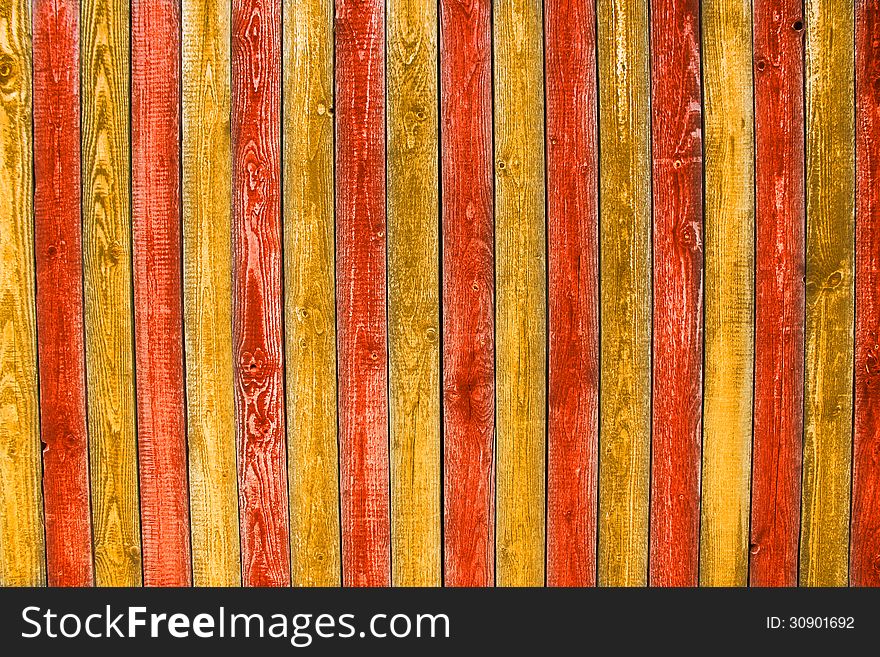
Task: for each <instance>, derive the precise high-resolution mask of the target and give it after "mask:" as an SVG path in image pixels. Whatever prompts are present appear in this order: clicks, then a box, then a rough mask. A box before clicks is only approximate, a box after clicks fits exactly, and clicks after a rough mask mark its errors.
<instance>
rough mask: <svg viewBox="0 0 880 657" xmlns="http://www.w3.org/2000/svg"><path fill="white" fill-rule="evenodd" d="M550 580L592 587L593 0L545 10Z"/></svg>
mask: <svg viewBox="0 0 880 657" xmlns="http://www.w3.org/2000/svg"><path fill="white" fill-rule="evenodd" d="M544 10H545V12H546V16H545V26H546V27H545V29H546V35H545V44H546V45H545V49H546V58H547V59H546V72H545V79H546V83H547V89H546V120H547V212H548V216H547V240H548V245H547V254H548V261H547V267H548V278H547V286H548V289H547V295H548V304H549V315H548V322H549V325H548V348H549V361H548V363H549V372H548V384H547V385H548V391H547V394H548V402H549V403H548V417H547V441H548V445H547V459H548V463H547V584H548V585H549V586H595V584H596V512H597V511H596V488H597V477H598V469H597V468H598V455H597V447H598V435H599V223H598V222H599V218H598V184H599V159H598V157H599V151H598V134H597V123H596V96H597V93H598V89H597V79H596V3H595V0H576V1H569V0H551V2H548V3H546V4H545V7H544Z"/></svg>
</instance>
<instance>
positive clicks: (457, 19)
mask: <svg viewBox="0 0 880 657" xmlns="http://www.w3.org/2000/svg"><path fill="white" fill-rule="evenodd" d="M491 14H492V4H491V0H441V2H440V38H441V48H440V92H441V93H440V104H441V112H440V113H441V130H440V139H441V151H442V162H441V167H442V179H443V194H442V197H441V199H440V201H441V204H442V215H443V229H442V233H443V313H442V314H443V420H444V428H443V438H444V440H443V444H444V470H443V477H444V484H443V492H444V497H445V499H444V513H443V521H444V526H445V532H444V538H445V545H444V556H445V561H446V563H445V564H444V573H445V580H444V581H445V584H446V585H448V586H490V585H491V584H492V583H493V582H494V579H495V535H494V532H495V471H494V463H495V458H494V440H495V372H494V367H495V304H494V288H495V267H494V261H495V254H494V249H493V247H494V241H495V233H494V228H495V225H494V212H493V175H492V169H493V164H492V27H491Z"/></svg>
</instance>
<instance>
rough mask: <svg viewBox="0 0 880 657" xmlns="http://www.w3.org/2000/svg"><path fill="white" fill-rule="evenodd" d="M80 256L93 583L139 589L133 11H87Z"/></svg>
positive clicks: (95, 3) (107, 2) (90, 1)
mask: <svg viewBox="0 0 880 657" xmlns="http://www.w3.org/2000/svg"><path fill="white" fill-rule="evenodd" d="M81 11H82V13H81V21H80V38H81V39H82V41H81V45H80V48H81V55H80V66H81V93H82V131H83V135H82V140H83V145H82V181H83V209H82V213H83V253H84V257H83V260H84V276H85V327H86V333H85V335H86V342H85V345H86V374H87V385H88V424H89V444H90V457H91V458H90V470H91V483H92V489H91V492H92V523H93V534H94V550H95V581H96V583H97V584H98V585H99V586H134V585H140V584H141V583H142V581H141V580H142V574H141V535H140V514H139V502H138V467H137V444H136V427H135V422H136V420H135V399H134V357H133V353H134V350H133V340H134V338H133V326H132V321H133V319H132V280H131V279H132V276H131V265H132V263H131V200H130V192H131V186H130V182H131V181H130V166H131V145H130V142H129V136H130V102H129V98H130V97H129V91H130V79H129V70H130V68H129V66H130V61H129V44H130V41H129V39H130V34H129V19H130V16H129V3H128V2H123V1H122V0H84V1H83V3H82V9H81Z"/></svg>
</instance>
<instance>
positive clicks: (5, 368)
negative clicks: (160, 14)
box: [0, 0, 46, 586]
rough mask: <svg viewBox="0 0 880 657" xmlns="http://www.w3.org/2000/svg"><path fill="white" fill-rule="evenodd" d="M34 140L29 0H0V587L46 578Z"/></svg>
mask: <svg viewBox="0 0 880 657" xmlns="http://www.w3.org/2000/svg"><path fill="white" fill-rule="evenodd" d="M32 142H33V134H32V128H31V12H30V2H28V1H27V0H0V190H2V193H0V586H37V585H40V584H45V581H46V567H45V557H44V555H43V502H42V495H41V489H40V478H41V475H42V465H41V458H40V457H41V451H40V424H39V422H40V420H39V409H38V401H37V334H36V316H35V312H36V311H35V308H34V294H35V292H34V285H35V283H34V277H35V274H34V242H33V235H34V214H33V199H32V197H31V190H32V183H33V175H32V165H33V156H32V150H31V145H32Z"/></svg>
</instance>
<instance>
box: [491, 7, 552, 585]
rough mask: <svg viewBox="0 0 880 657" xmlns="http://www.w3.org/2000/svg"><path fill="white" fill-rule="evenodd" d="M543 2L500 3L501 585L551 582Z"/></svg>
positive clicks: (497, 157)
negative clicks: (547, 559) (547, 550)
mask: <svg viewBox="0 0 880 657" xmlns="http://www.w3.org/2000/svg"><path fill="white" fill-rule="evenodd" d="M542 9H543V5H542V3H541V2H540V1H538V0H511V1H510V2H500V1H496V3H495V6H494V49H495V52H494V55H495V79H494V84H495V173H496V187H495V203H496V209H497V214H496V216H495V221H496V233H495V235H496V241H495V258H496V270H495V271H496V274H495V276H496V278H495V280H496V285H497V286H498V300H497V306H496V321H497V329H496V340H497V345H498V352H497V360H496V363H497V369H496V382H497V383H496V385H497V386H498V410H497V422H498V432H497V436H496V441H497V449H498V457H497V458H498V466H497V467H498V470H497V477H498V478H497V486H498V492H497V499H498V511H497V513H498V516H497V518H498V520H497V528H498V536H497V538H496V541H497V544H496V551H497V568H498V570H497V572H496V581H497V583H498V585H499V586H542V585H543V584H544V537H545V527H544V521H545V501H544V499H545V498H544V492H545V489H544V485H545V469H544V468H545V466H544V452H545V437H546V435H545V434H546V424H545V421H546V411H547V409H546V388H545V386H546V356H545V354H546V348H547V347H546V339H547V336H546V329H547V319H546V303H547V302H546V263H545V258H546V218H545V208H544V112H543V103H544V78H543V76H544V70H543V45H544V44H543V34H542V32H543V30H542V21H543V17H542Z"/></svg>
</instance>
